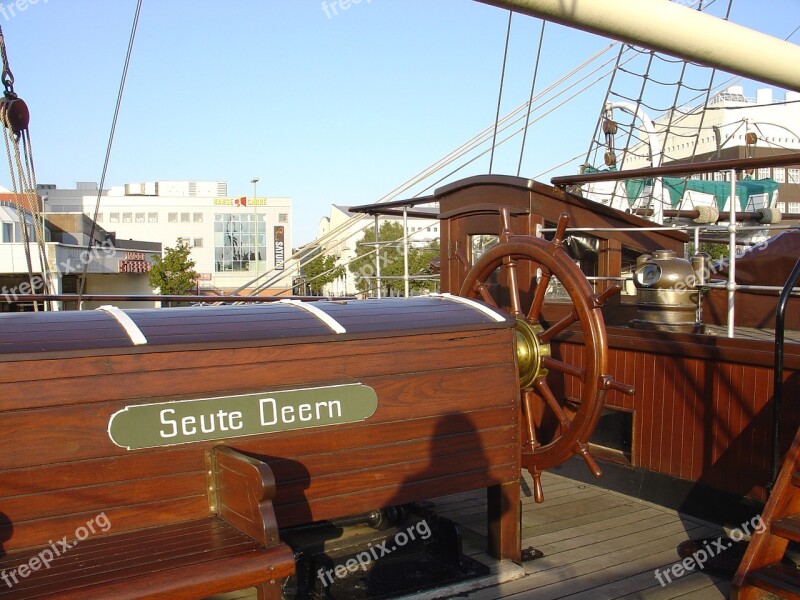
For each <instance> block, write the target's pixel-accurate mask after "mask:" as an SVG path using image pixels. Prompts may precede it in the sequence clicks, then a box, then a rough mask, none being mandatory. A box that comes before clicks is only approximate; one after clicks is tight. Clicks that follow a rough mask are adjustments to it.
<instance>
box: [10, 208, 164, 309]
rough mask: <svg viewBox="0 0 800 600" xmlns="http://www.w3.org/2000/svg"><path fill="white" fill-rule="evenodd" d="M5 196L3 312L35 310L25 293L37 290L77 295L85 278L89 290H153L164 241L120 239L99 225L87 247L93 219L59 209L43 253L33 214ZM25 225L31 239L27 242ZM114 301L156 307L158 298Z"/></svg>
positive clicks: (46, 226)
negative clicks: (151, 272) (151, 274)
mask: <svg viewBox="0 0 800 600" xmlns="http://www.w3.org/2000/svg"><path fill="white" fill-rule="evenodd" d="M0 196H2V197H3V198H4V199H3V202H2V203H0V311H2V312H6V311H18V310H32V309H33V303H32V302H30V301H25V300H22V298H21V297H22V296H26V295H29V294H32V293H43V292H47V291H49V292H50V293H53V294H75V293H77V292H78V290H79V286H80V281H81V279H84V278H85V283H84V286H83V293H85V294H101V295H124V296H127V295H149V294H152V290H151V289H150V285H149V283H148V275H147V270H148V268H149V265H150V264H151V263H152V260H153V256H155V255H160V254H161V245H160V244H156V243H150V242H140V241H133V240H126V241H121V242H119V243H117V242H116V241H115V240H114V239H113V237H112V236H111V235H109V234H107V233H106V232H105V231H104V230H103V229H102V228H101V227H97V228H95V231H94V244H93V245H92V247H91V249H87V248H88V242H89V233H90V232H91V229H92V228H91V221H90V220H89V219H88V218H87V217H85V216H84V215H83V214H80V213H60V214H55V213H53V214H48V215H46V218H45V221H44V222H43V230H44V233H45V241H44V243H43V246H42V251H41V252H40V249H39V246H38V245H37V243H36V242H35V241H33V240H35V237H36V236H35V232H34V227H33V220H32V217H31V214H30V213H29V212H27V211H22V220H20V214H19V212H18V211H17V208H16V205H15V203H14V200H13V199H7V197H8V196H13V194H0ZM23 229H24V230H25V233H26V237H27V240H29V241H28V242H27V243H26V242H25V241H23V240H24V239H25V238H24V237H23ZM26 246H27V250H28V252H27V253H26ZM28 257H30V265H29V263H28V260H29V258H28ZM29 268H30V271H29ZM46 282H49V284H48V283H46ZM101 304H108V302H100V301H87V302H84V304H83V307H82V308H84V309H91V308H96V307H97V306H99V305H101ZM114 304H116V305H117V306H120V307H124V308H142V307H146V306H150V307H152V306H155V303H153V302H150V303H149V304H146V303H142V302H126V301H115V302H114ZM52 307H53V308H54V309H56V310H59V309H62V308H65V309H76V308H78V306H77V303H76V302H64V303H61V302H55V303H53V304H52Z"/></svg>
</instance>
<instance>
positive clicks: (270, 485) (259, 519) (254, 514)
mask: <svg viewBox="0 0 800 600" xmlns="http://www.w3.org/2000/svg"><path fill="white" fill-rule="evenodd" d="M209 458H210V460H209V463H210V467H211V468H210V471H209V500H210V502H209V504H210V506H211V509H212V510H213V512H214V514H212V515H211V516H210V517H209V518H206V519H195V520H192V521H186V522H181V523H170V524H167V525H162V526H158V527H148V528H145V529H141V530H136V531H128V532H125V533H118V534H114V533H113V522H112V521H111V520H110V519H108V517H107V516H106V515H104V514H103V513H101V514H100V515H97V516H95V517H93V518H91V519H89V520H87V523H89V522H91V523H92V525H91V526H89V527H84V529H85V533H84V531H83V530H82V531H80V532H79V533H77V535H78V537H84V536H85V535H86V536H87V537H86V538H85V539H83V540H80V541H78V540H76V539H75V538H72V539H67V540H66V544H68V545H69V546H70V547H68V548H67V547H66V546H65V545H64V542H61V543H59V540H52V543H50V542H51V540H47V542H45V543H43V544H42V545H40V546H39V547H36V548H31V549H26V550H19V551H15V552H11V553H9V554H7V555H5V556H4V557H3V558H2V559H0V576H2V579H1V580H0V584H1V585H0V597H2V598H8V599H9V600H14V599H17V598H19V599H22V598H63V599H75V600H78V599H86V598H114V599H115V600H128V599H130V600H133V599H144V598H147V599H155V598H170V599H178V598H187V599H188V598H204V597H206V596H210V595H212V594H217V593H223V592H230V591H235V590H239V589H244V588H249V587H256V588H257V589H258V591H259V598H263V599H278V598H280V597H281V595H280V584H281V582H282V581H283V580H284V579H285V578H286V577H288V576H289V575H291V574H292V573H293V572H294V556H293V553H292V550H291V549H290V548H289V547H288V546H286V545H285V544H283V543H281V542H280V540H279V539H278V531H277V523H276V521H275V513H274V510H273V508H272V498H274V496H275V480H274V477H273V476H272V471H271V470H270V468H269V467H268V466H267V465H266V464H265V463H263V462H261V461H258V460H256V459H253V458H251V457H248V456H245V455H243V454H241V453H239V452H236V451H235V450H232V449H230V448H227V447H224V446H216V447H214V448H213V449H212V450H211V454H210V457H209ZM91 529H94V532H92V531H90V530H91ZM87 534H88V535H87ZM56 554H60V556H56V557H55V558H53V556H54V555H56ZM45 562H46V563H47V565H45V564H44V563H45ZM22 565H27V566H28V569H25V568H24V567H23V569H22V570H21V569H20V567H21V566H22ZM34 569H35V570H34Z"/></svg>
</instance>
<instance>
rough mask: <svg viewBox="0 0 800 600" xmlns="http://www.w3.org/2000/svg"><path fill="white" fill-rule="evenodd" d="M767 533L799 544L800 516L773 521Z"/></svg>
mask: <svg viewBox="0 0 800 600" xmlns="http://www.w3.org/2000/svg"><path fill="white" fill-rule="evenodd" d="M769 531H770V533H771V534H773V535H777V536H780V537H782V538H784V539H787V540H792V541H795V542H800V515H792V516H791V517H786V518H785V519H780V520H779V521H775V522H774V523H773V524H772V525H771V526H770V529H769Z"/></svg>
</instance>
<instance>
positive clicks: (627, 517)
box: [214, 473, 730, 600]
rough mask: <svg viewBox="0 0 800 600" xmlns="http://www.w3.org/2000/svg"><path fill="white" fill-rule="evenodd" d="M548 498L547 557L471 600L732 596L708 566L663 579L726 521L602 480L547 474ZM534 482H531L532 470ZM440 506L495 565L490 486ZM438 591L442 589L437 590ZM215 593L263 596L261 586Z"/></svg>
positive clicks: (539, 516) (543, 540)
mask: <svg viewBox="0 0 800 600" xmlns="http://www.w3.org/2000/svg"><path fill="white" fill-rule="evenodd" d="M542 482H543V485H544V489H545V502H544V504H536V503H535V502H534V501H533V499H532V498H528V497H523V499H522V503H523V510H522V521H523V523H522V524H523V529H522V535H523V544H522V545H523V548H526V547H528V546H532V547H534V548H536V549H538V550H541V551H542V552H544V555H545V556H544V557H543V558H541V559H538V560H534V561H531V562H528V563H525V565H524V567H525V572H526V575H525V577H524V578H522V579H517V580H514V581H508V582H505V583H500V584H497V583H492V581H491V579H490V580H489V581H488V582H487V584H486V585H487V587H485V588H484V589H481V590H476V591H472V592H464V593H462V594H459V595H458V597H459V598H469V599H470V600H500V599H514V600H524V599H527V598H532V599H535V600H669V599H673V598H680V599H681V600H725V599H726V598H727V597H728V593H729V591H730V582H729V581H728V580H726V579H724V578H722V577H720V576H718V575H715V574H712V573H707V572H703V571H700V572H692V573H687V574H685V575H684V576H682V577H680V578H676V579H673V580H672V581H671V582H669V583H667V584H666V585H663V586H662V585H661V584H660V583H659V581H658V580H657V579H656V577H655V572H656V569H659V570H661V571H664V570H665V569H669V568H670V567H671V566H672V565H673V564H675V563H676V562H678V561H679V560H680V557H679V556H678V551H677V548H678V545H679V544H680V543H681V542H683V541H685V540H687V539H690V538H694V539H698V538H702V537H708V536H714V535H722V534H723V533H722V530H721V529H720V528H719V527H716V526H714V525H711V524H709V523H706V522H704V521H701V520H699V519H695V518H693V517H689V516H687V515H683V514H681V513H678V512H677V511H674V510H671V509H668V508H664V507H662V506H658V505H656V504H652V503H650V502H646V501H643V500H638V499H635V498H631V497H628V496H624V495H622V494H619V493H617V492H612V491H608V490H604V489H603V488H602V480H600V481H599V482H598V484H599V485H592V484H586V483H582V482H577V481H574V480H570V479H568V478H566V477H563V476H561V475H555V474H551V473H545V474H544V475H543V477H542ZM526 483H527V485H529V486H530V485H531V481H530V477H528V476H526ZM430 504H431V505H432V506H433V509H434V510H435V511H436V512H437V513H438V514H440V515H442V516H446V517H447V518H450V519H452V520H454V521H456V522H457V523H459V524H460V525H461V526H462V532H463V542H464V552H465V554H467V555H468V556H471V557H473V558H475V559H477V560H479V561H482V562H485V563H486V564H489V565H490V568H491V573H492V574H497V573H498V568H499V567H498V564H499V563H497V562H493V561H491V559H490V558H489V557H488V556H487V555H486V553H485V552H486V517H485V506H486V493H485V491H483V490H475V491H471V492H463V493H459V494H454V495H452V496H445V497H440V498H434V499H432V500H431V501H430ZM434 596H435V594H434ZM214 600H255V594H254V591H250V592H249V593H247V592H244V593H243V592H237V593H236V594H229V595H226V596H225V597H224V598H222V597H217V598H214Z"/></svg>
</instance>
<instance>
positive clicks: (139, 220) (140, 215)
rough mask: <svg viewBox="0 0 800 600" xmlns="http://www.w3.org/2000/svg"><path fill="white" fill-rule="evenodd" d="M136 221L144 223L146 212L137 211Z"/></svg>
mask: <svg viewBox="0 0 800 600" xmlns="http://www.w3.org/2000/svg"><path fill="white" fill-rule="evenodd" d="M136 222H137V223H144V213H136Z"/></svg>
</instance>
